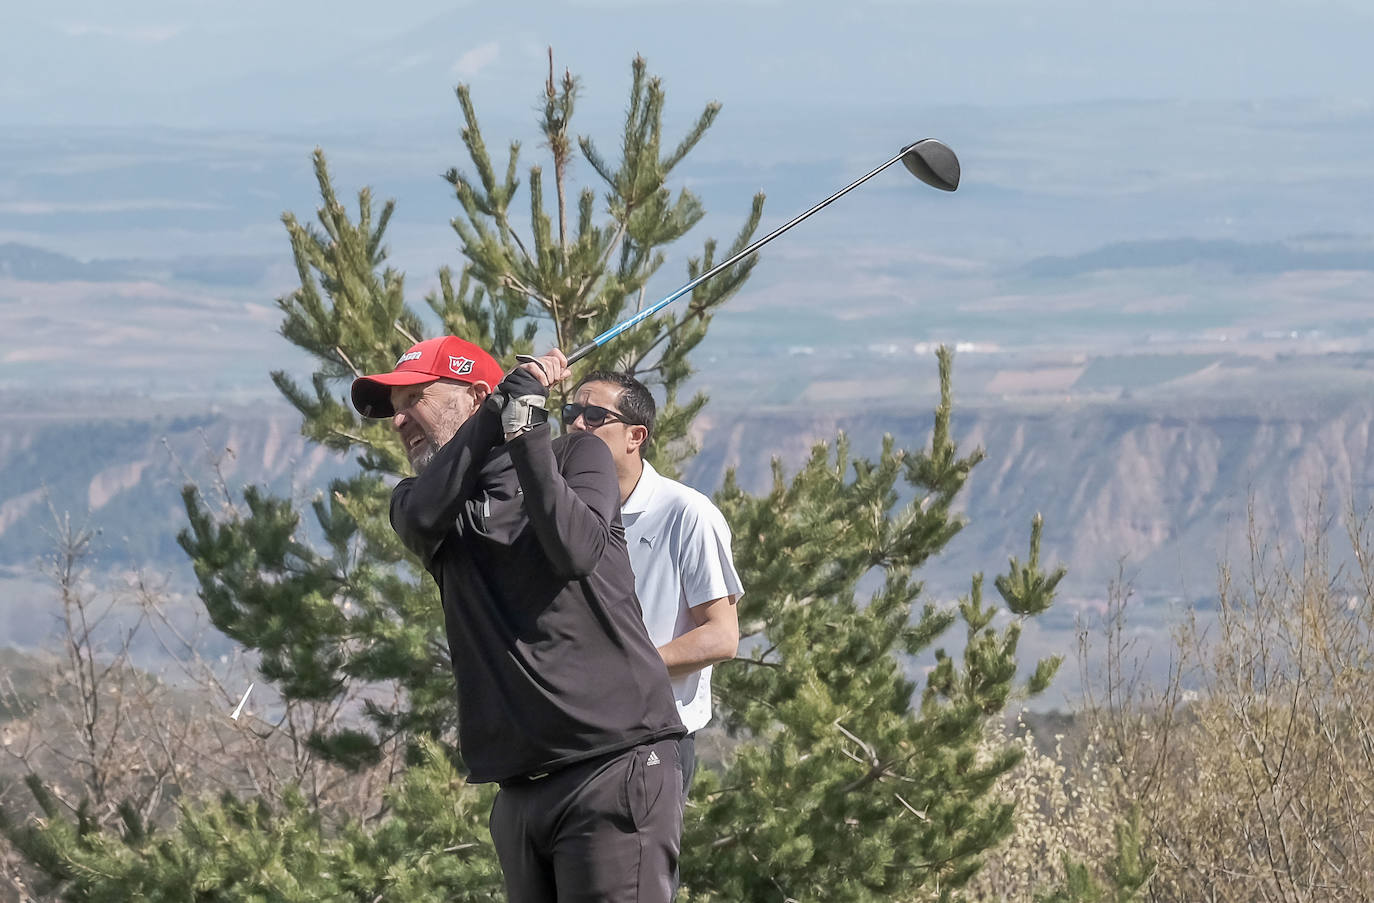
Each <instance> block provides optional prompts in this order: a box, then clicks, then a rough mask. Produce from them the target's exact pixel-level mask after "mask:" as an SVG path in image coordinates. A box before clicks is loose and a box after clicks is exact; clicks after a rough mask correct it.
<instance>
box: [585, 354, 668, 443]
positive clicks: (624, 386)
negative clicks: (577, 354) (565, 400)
mask: <svg viewBox="0 0 1374 903" xmlns="http://www.w3.org/2000/svg"><path fill="white" fill-rule="evenodd" d="M587 383H610V384H611V385H613V386H619V387H620V398H619V400H618V403H619V405H620V413H622V414H624V415H625V418H624V419H625V421H626V422H627V423H633V424H638V425H640V426H642V427H644V429H645V430H647V432H646V433H645V436H644V444H645V445H648V444H649V440H650V439H652V438H653V437H654V415H655V414H656V413H657V412H658V407H657V405H655V404H654V396H653V395H652V394H651V393H650V392H649V389H648V387H646V386H645V385H644V383H642V382H640V381H639V380H637V379H635V378H634V377H633V376H631V375H630V374H628V373H620V372H617V371H613V370H595V371H593V372H591V373H588V374H587V375H586V377H585V378H584V379H583V380H582V382H580V383H578V384H577V388H579V389H580V388H582V387H583V386H585V385H586V384H587Z"/></svg>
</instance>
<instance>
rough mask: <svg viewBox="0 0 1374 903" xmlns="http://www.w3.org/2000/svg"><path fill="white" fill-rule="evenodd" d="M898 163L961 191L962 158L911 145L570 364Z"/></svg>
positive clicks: (934, 145) (940, 148)
mask: <svg viewBox="0 0 1374 903" xmlns="http://www.w3.org/2000/svg"><path fill="white" fill-rule="evenodd" d="M898 160H901V161H902V163H903V165H905V166H906V168H907V170H908V171H909V172H910V173H911V174H912V175H913V176H915V177H916V178H918V179H920V180H921V181H922V182H925V183H926V184H927V185H930V186H931V187H933V188H938V189H940V190H941V191H953V190H954V189H956V188H958V187H959V158H958V157H956V156H954V151H952V150H950V149H949V148H948V147H947V146H945V145H944V144H942V143H940V142H939V141H936V140H935V139H934V138H922V139H921V140H920V141H917V142H916V143H914V144H908V145H907V146H906V147H904V148H902V150H901V153H899V154H897V156H895V157H893V158H892V159H891V160H888V161H887V162H886V163H884V164H883V165H882V166H879V167H878V168H877V169H875V170H873V171H872V172H870V173H868V174H867V175H865V176H863V177H861V178H859V179H856V180H855V181H853V182H850V183H849V184H848V185H846V186H845V187H844V188H841V189H840V190H839V191H837V192H835V193H834V194H832V195H831V196H830V197H828V198H826V199H825V200H823V201H821V202H820V203H819V204H817V205H816V206H814V207H812V208H811V209H810V210H808V211H806V212H805V213H803V214H801V215H800V216H797V217H794V218H793V219H791V220H788V221H787V222H785V223H783V224H782V225H781V226H779V227H778V228H776V229H774V230H773V231H772V232H769V233H768V234H767V235H765V236H764V237H763V238H760V239H759V240H758V241H756V242H754V243H753V244H751V245H749V247H747V248H745V249H744V250H743V251H740V252H739V253H738V254H735V255H734V256H733V257H731V258H730V259H729V260H725V261H722V262H721V263H718V264H716V265H715V266H713V267H711V269H709V270H707V271H706V272H704V273H702V274H701V275H700V276H698V277H697V278H695V279H693V280H692V281H691V282H689V283H687V284H686V285H684V286H683V287H682V288H680V289H678V290H677V291H675V292H673V293H672V294H671V295H668V296H667V297H665V298H662V299H661V300H659V301H656V302H654V303H653V304H651V305H649V306H648V307H646V308H644V309H643V310H641V311H640V312H639V313H637V314H635V315H634V316H633V317H630V318H629V319H628V320H623V321H621V322H620V323H617V324H616V325H614V326H612V327H611V328H610V329H608V330H606V331H605V332H603V333H601V335H599V336H597V337H596V338H594V339H592V340H591V342H590V343H589V344H587V345H583V346H582V347H581V348H578V349H577V350H576V351H574V352H573V353H572V354H570V355H568V363H569V364H574V363H576V362H577V361H579V360H581V359H582V358H584V357H586V356H587V355H588V354H590V353H591V352H592V351H594V350H595V349H597V348H599V347H601V346H602V345H604V344H606V343H607V342H609V341H610V340H611V339H613V338H615V337H616V336H618V335H620V334H621V333H622V332H624V331H625V330H627V329H631V328H633V327H634V326H636V325H638V324H639V323H641V322H643V321H644V320H646V319H647V318H649V317H652V316H653V315H654V314H656V313H658V312H659V311H660V310H662V309H663V308H665V307H667V306H668V305H669V304H672V303H673V302H674V301H676V300H677V299H678V298H681V297H682V296H683V295H685V294H687V293H688V292H690V291H691V290H692V289H694V288H696V287H697V286H698V285H701V283H703V282H705V281H706V280H707V279H710V278H711V277H712V276H714V275H716V274H717V273H719V272H720V271H721V270H723V269H726V268H727V267H729V266H731V265H733V264H735V263H738V262H739V261H741V260H743V259H744V258H745V257H748V256H749V255H750V254H753V253H754V252H755V251H757V250H758V249H759V248H761V247H763V246H764V245H766V244H768V243H769V242H770V241H772V240H773V239H775V238H777V237H778V236H779V235H781V234H782V233H784V232H786V231H787V230H788V229H791V228H792V227H793V226H795V225H796V224H797V223H800V222H801V221H802V220H804V219H806V218H807V217H808V216H810V215H811V214H813V213H815V212H816V211H818V210H820V209H822V208H824V207H827V206H829V205H830V204H832V203H834V202H835V201H837V200H839V199H840V198H842V197H844V196H845V195H846V194H848V193H849V192H851V191H853V190H854V189H855V188H858V187H859V186H860V185H862V184H863V183H865V182H867V181H868V180H869V179H871V178H873V177H874V176H876V175H877V174H878V173H880V172H882V171H883V170H884V169H887V168H888V167H889V166H891V165H892V164H893V163H896V162H897V161H898Z"/></svg>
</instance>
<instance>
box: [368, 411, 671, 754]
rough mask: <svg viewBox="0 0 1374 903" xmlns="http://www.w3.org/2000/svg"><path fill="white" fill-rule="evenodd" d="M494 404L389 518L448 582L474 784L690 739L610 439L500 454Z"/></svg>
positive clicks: (402, 495) (503, 448)
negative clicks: (630, 533) (653, 621)
mask: <svg viewBox="0 0 1374 903" xmlns="http://www.w3.org/2000/svg"><path fill="white" fill-rule="evenodd" d="M501 440H502V435H501V422H500V416H499V414H497V413H496V412H495V411H494V410H493V409H492V408H491V407H490V406H488V405H484V406H483V407H482V408H480V409H479V410H478V412H477V413H476V414H474V415H473V416H472V417H470V418H468V420H467V422H466V423H464V424H463V426H462V427H461V428H460V429H459V430H458V433H457V434H456V435H455V436H454V437H453V439H452V440H450V441H449V442H448V443H447V444H445V445H444V447H443V448H441V449H439V451H438V452H436V454H435V456H434V459H433V460H432V461H431V462H430V464H429V466H427V467H426V468H425V470H424V471H423V472H422V473H421V474H420V475H419V476H416V477H412V478H410V479H406V480H402V481H401V482H400V483H399V484H398V485H397V486H396V488H395V490H393V492H392V496H391V524H392V526H393V527H394V528H395V530H396V532H397V534H398V535H399V536H400V537H401V539H402V540H403V541H404V542H405V544H406V545H407V546H408V547H409V548H410V549H411V550H412V551H413V552H415V554H417V555H418V556H419V557H420V559H421V561H423V562H424V563H425V565H426V567H427V568H428V569H429V572H430V573H431V574H432V575H433V576H434V579H435V581H437V582H438V584H439V593H440V597H441V598H442V600H443V606H444V621H445V625H446V627H447V632H448V642H449V651H450V655H451V657H452V660H453V673H454V676H455V678H456V679H457V682H458V709H459V736H460V739H461V742H462V750H463V757H464V759H465V760H466V762H467V765H468V767H469V768H470V769H471V780H473V781H502V780H507V779H509V778H515V777H520V776H527V775H531V774H539V773H543V772H549V771H553V770H556V769H558V768H562V767H564V766H566V765H569V764H572V763H573V762H577V761H579V760H582V759H587V758H591V757H594V756H598V755H602V754H605V753H610V752H614V751H616V750H620V749H627V748H629V747H631V746H636V745H638V744H640V743H644V742H649V741H652V740H657V739H661V738H664V737H672V736H680V735H681V734H682V733H683V732H684V728H683V727H682V722H681V721H680V720H679V718H678V716H677V709H676V706H675V705H674V702H673V696H672V690H671V687H670V685H669V682H668V672H667V669H666V668H665V666H664V664H663V660H662V658H661V657H660V656H659V654H658V650H657V649H655V648H654V645H653V643H652V642H651V641H650V640H649V636H648V634H647V632H646V631H645V629H644V622H643V619H642V617H641V614H640V608H639V602H638V600H637V599H636V598H635V595H634V575H633V573H632V572H631V570H630V559H629V555H628V553H627V552H626V550H625V533H624V528H623V527H622V526H621V523H620V489H619V485H618V484H617V481H616V475H615V465H614V462H613V461H612V459H611V453H610V450H609V449H608V448H606V445H605V443H604V442H602V441H601V440H600V439H599V438H597V437H596V436H594V435H592V434H590V433H572V434H570V435H567V436H562V437H560V438H558V439H555V440H552V441H551V440H550V432H549V427H548V426H547V425H543V426H539V427H536V428H534V429H532V430H530V431H528V432H526V433H524V434H523V435H521V436H518V437H516V438H515V439H513V440H511V441H510V442H506V443H504V444H502V441H501Z"/></svg>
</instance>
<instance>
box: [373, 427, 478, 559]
mask: <svg viewBox="0 0 1374 903" xmlns="http://www.w3.org/2000/svg"><path fill="white" fill-rule="evenodd" d="M500 437H501V417H500V415H499V414H497V413H496V412H495V411H493V410H491V409H490V408H489V407H488V406H487V405H485V404H484V405H482V406H481V407H479V408H478V409H477V411H476V413H474V414H473V415H472V416H471V417H469V418H468V419H467V420H466V421H465V422H464V423H463V425H462V426H460V427H459V428H458V432H457V433H455V434H454V436H453V438H452V439H450V440H449V441H448V442H446V443H444V445H443V447H442V448H440V449H439V450H438V451H437V452H435V453H434V458H433V459H432V460H431V461H430V462H429V465H428V466H427V467H425V469H424V470H423V471H421V472H420V474H419V475H417V476H414V477H409V478H407V479H404V480H402V481H401V482H399V483H397V484H396V488H395V489H393V490H391V527H392V529H394V530H395V531H396V534H397V535H398V536H400V537H401V541H402V542H403V543H405V544H406V548H408V549H410V550H411V551H412V552H414V553H415V554H416V555H418V556H419V557H420V560H421V561H423V562H424V563H425V565H426V566H428V565H429V563H430V562H431V561H433V560H434V555H435V553H436V552H438V550H439V546H440V545H442V544H443V542H444V537H446V536H448V534H449V533H450V532H452V531H453V530H454V529H455V526H456V523H457V520H458V515H459V514H460V513H462V510H463V506H464V505H465V504H466V503H467V501H468V499H469V498H471V497H472V494H473V491H474V490H475V488H476V486H477V478H478V476H479V475H480V474H481V471H482V464H483V462H485V461H486V459H487V455H488V454H490V452H491V449H492V447H493V446H494V445H495V444H496V442H497V441H498V440H499V439H500Z"/></svg>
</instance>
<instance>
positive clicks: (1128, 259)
mask: <svg viewBox="0 0 1374 903" xmlns="http://www.w3.org/2000/svg"><path fill="white" fill-rule="evenodd" d="M1309 241H1310V242H1313V243H1316V242H1320V243H1323V244H1343V245H1347V247H1337V248H1323V247H1320V246H1319V247H1314V248H1305V247H1294V246H1293V245H1292V244H1289V243H1285V242H1244V241H1227V240H1202V239H1196V238H1171V239H1161V240H1157V241H1122V242H1113V243H1112V244H1109V245H1104V246H1103V247H1100V248H1095V249H1093V250H1091V251H1087V252H1085V253H1083V254H1074V255H1072V256H1062V257H1061V256H1046V257H1037V258H1035V259H1034V260H1031V261H1029V262H1027V263H1026V264H1025V266H1024V271H1025V272H1026V273H1027V274H1028V275H1030V276H1034V277H1037V278H1041V279H1063V278H1066V277H1070V276H1079V275H1082V274H1084V273H1093V272H1098V271H1101V270H1120V269H1131V268H1143V267H1149V268H1158V267H1181V266H1193V265H1198V264H1202V265H1216V266H1222V267H1226V268H1227V269H1229V270H1230V271H1232V272H1234V273H1239V274H1250V275H1259V274H1274V273H1286V272H1291V271H1294V270H1374V246H1371V245H1370V243H1369V242H1368V241H1367V240H1366V241H1363V242H1359V244H1362V245H1363V247H1360V246H1356V247H1349V246H1348V245H1350V244H1352V243H1354V241H1355V237H1354V236H1349V235H1344V234H1335V235H1326V236H1320V237H1319V238H1309Z"/></svg>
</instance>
